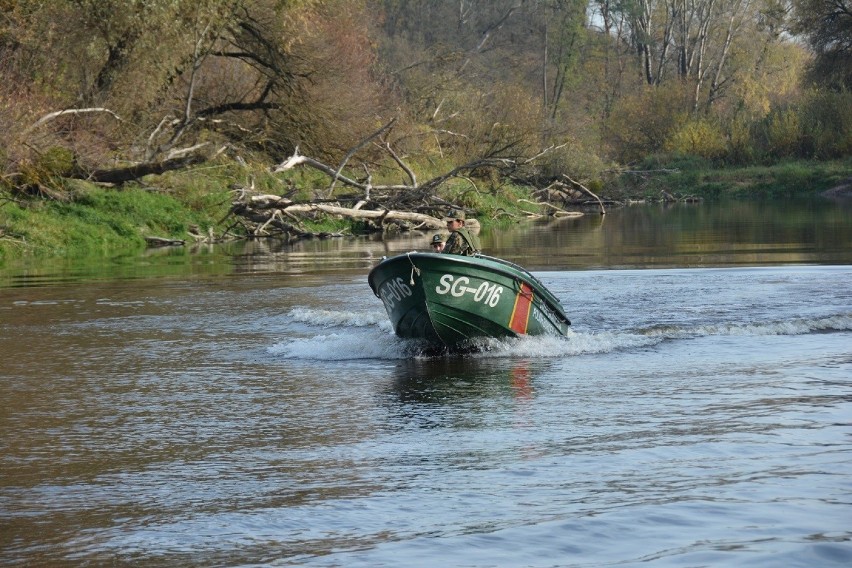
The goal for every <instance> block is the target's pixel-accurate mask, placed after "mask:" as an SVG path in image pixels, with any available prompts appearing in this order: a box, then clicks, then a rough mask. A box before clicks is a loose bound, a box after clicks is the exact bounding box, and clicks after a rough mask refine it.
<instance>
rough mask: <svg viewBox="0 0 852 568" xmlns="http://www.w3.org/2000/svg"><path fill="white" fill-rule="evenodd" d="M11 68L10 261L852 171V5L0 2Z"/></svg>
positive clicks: (789, 1)
mask: <svg viewBox="0 0 852 568" xmlns="http://www.w3.org/2000/svg"><path fill="white" fill-rule="evenodd" d="M0 77H2V80H0V176H2V177H0V179H2V182H0V262H1V261H2V260H3V259H4V258H8V257H11V256H19V255H26V254H33V253H34V254H81V253H91V252H107V251H111V250H114V249H115V248H117V247H126V246H144V244H145V241H144V236H146V235H151V234H159V235H163V236H166V237H169V238H174V239H179V240H183V239H187V238H189V237H188V235H189V236H191V238H195V239H196V240H201V239H208V240H214V239H219V238H222V237H223V236H229V235H230V236H269V235H273V236H281V237H284V238H299V237H300V236H304V235H312V234H316V233H317V232H318V231H320V230H325V231H332V232H333V231H343V230H353V228H355V229H358V228H360V229H368V228H373V229H384V230H386V229H387V227H388V224H392V223H391V221H394V218H393V216H390V217H388V211H390V210H394V211H396V210H405V211H407V212H408V213H410V214H413V215H423V216H440V212H441V211H442V210H443V209H446V207H447V206H457V207H463V208H466V209H468V210H469V211H471V212H473V213H476V214H478V215H479V216H481V217H482V218H483V219H485V220H486V222H487V221H488V220H489V219H498V218H499V213H502V214H504V215H506V216H509V217H512V216H513V215H514V213H513V211H514V212H517V211H521V212H525V213H530V214H536V213H538V214H542V213H546V212H549V211H551V210H561V209H562V208H563V207H565V206H566V204H570V203H572V202H574V203H577V202H579V201H580V200H581V199H588V198H589V195H591V194H596V195H598V196H600V197H602V198H603V199H604V200H611V201H612V200H619V199H627V198H632V199H638V198H656V197H659V196H660V195H666V196H669V197H671V196H675V197H681V196H687V195H690V196H700V197H704V198H708V197H710V198H712V197H718V196H720V195H727V194H736V193H738V192H740V193H742V192H745V193H747V194H749V195H760V194H766V193H773V194H779V193H780V194H784V195H791V194H795V193H797V192H802V191H808V192H815V191H821V190H824V189H826V188H828V187H831V186H833V185H837V184H838V183H840V182H841V181H843V179H845V178H847V177H848V176H849V172H850V169H852V168H850V155H852V2H850V0H591V1H583V0H52V1H50V2H44V1H39V0H0ZM579 190H582V191H579ZM323 207H324V208H325V209H323ZM335 207H339V208H341V209H348V210H349V211H362V212H363V213H362V214H363V215H366V214H367V213H366V212H375V214H376V215H378V216H379V217H378V220H377V219H376V216H372V217H355V218H354V219H356V221H355V224H356V225H360V226H359V227H355V226H354V225H353V221H352V219H353V217H347V218H345V219H344V220H342V221H341V216H340V215H339V214H331V215H330V214H329V212H334V211H337V210H336V209H334V208H335ZM418 219H419V217H410V218H409V219H405V218H404V217H399V218H396V220H395V223H396V224H397V225H398V226H408V227H410V226H412V225H416V223H417V221H418Z"/></svg>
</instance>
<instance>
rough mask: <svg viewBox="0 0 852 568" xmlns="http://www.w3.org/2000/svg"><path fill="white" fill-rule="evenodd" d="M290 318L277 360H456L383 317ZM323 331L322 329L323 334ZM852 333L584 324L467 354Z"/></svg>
mask: <svg viewBox="0 0 852 568" xmlns="http://www.w3.org/2000/svg"><path fill="white" fill-rule="evenodd" d="M287 315H288V318H289V319H290V320H291V321H292V322H294V323H297V324H301V325H303V326H304V329H303V330H302V332H303V333H302V336H300V337H298V338H288V339H287V340H285V341H281V342H278V343H276V344H274V345H272V346H271V347H268V348H267V352H268V353H269V354H270V355H273V356H275V357H280V358H284V359H291V360H314V361H351V360H359V359H384V360H400V359H415V358H436V357H454V356H459V354H458V353H444V352H440V351H436V350H435V349H434V348H430V347H429V346H428V345H426V344H424V343H422V342H419V341H415V340H406V339H401V338H399V337H397V336H396V335H394V333H393V330H392V329H391V326H390V323H389V322H388V321H387V317H386V316H385V314H384V313H381V312H375V311H374V312H355V311H352V312H345V311H330V310H316V309H311V308H295V309H293V310H291V311H290V312H289V313H288V314H287ZM318 328H319V329H318ZM844 331H852V314H842V315H835V316H827V317H818V318H798V319H791V320H786V321H776V322H772V321H768V322H748V323H744V322H728V323H714V324H705V325H697V326H691V325H678V324H672V325H653V326H648V327H640V328H634V329H624V330H584V329H582V327H581V326H580V325H578V326H576V328H575V329H573V330H571V331H570V332H569V333H568V335H567V336H566V337H559V336H535V337H533V336H527V337H522V338H516V339H487V340H482V341H481V342H480V343H478V344H477V345H476V346H475V348H474V349H472V350H470V351H469V352H466V353H464V354H463V355H464V356H465V357H473V358H500V357H505V358H516V357H525V358H559V357H575V356H581V355H595V354H602V353H612V352H618V351H628V350H631V349H638V348H647V347H653V346H655V345H658V344H660V343H663V342H665V341H671V340H688V339H694V338H700V337H708V336H745V335H749V336H772V335H805V334H812V333H833V332H844Z"/></svg>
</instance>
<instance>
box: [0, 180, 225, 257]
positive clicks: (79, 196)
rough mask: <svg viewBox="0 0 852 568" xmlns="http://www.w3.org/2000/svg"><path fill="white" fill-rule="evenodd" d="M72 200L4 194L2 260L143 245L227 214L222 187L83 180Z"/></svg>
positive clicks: (75, 254)
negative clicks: (178, 193)
mask: <svg viewBox="0 0 852 568" xmlns="http://www.w3.org/2000/svg"><path fill="white" fill-rule="evenodd" d="M71 195H72V198H71V199H70V200H69V201H67V202H62V201H55V200H46V199H39V198H27V197H20V196H15V197H14V199H13V198H12V196H11V195H8V194H6V195H3V194H0V228H2V230H3V232H4V234H5V237H6V238H3V239H0V261H3V260H4V259H6V258H11V257H18V256H25V255H33V256H67V257H79V256H90V255H111V254H116V253H118V252H124V251H132V250H141V249H143V248H144V247H145V237H146V236H157V237H167V238H175V239H186V238H187V231H188V229H189V226H190V225H197V226H198V227H199V229H200V231H201V232H204V231H206V229H207V227H209V226H212V225H213V224H214V223H215V221H216V215H217V214H219V218H221V216H223V215H224V211H226V210H227V207H224V208H223V207H222V206H221V205H220V206H217V203H219V202H222V201H223V200H226V199H227V194H226V193H224V192H219V194H218V195H214V194H212V193H208V194H206V195H205V194H201V193H197V192H190V193H188V194H187V196H185V197H186V199H183V200H181V199H178V198H177V197H175V196H174V195H171V194H166V193H162V192H154V191H150V190H146V189H144V188H142V187H138V186H136V187H127V188H125V189H121V190H116V189H106V188H100V187H95V186H92V185H89V184H82V183H81V184H78V185H77V186H76V187H74V188H73V190H72V191H71Z"/></svg>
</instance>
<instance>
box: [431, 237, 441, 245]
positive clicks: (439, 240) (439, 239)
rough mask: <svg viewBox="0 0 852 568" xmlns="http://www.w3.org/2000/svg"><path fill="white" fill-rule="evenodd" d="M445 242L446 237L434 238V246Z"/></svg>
mask: <svg viewBox="0 0 852 568" xmlns="http://www.w3.org/2000/svg"><path fill="white" fill-rule="evenodd" d="M443 242H444V237H442V236H441V235H435V236H434V237H432V244H433V245H437V244H440V243H443Z"/></svg>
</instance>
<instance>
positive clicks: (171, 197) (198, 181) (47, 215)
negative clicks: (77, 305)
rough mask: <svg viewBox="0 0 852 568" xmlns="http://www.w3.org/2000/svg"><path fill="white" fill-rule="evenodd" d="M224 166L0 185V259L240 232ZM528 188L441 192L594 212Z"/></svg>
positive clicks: (613, 183) (491, 204)
mask: <svg viewBox="0 0 852 568" xmlns="http://www.w3.org/2000/svg"><path fill="white" fill-rule="evenodd" d="M229 171H230V169H229V168H227V167H223V168H222V169H220V170H215V169H212V170H211V169H210V168H205V169H200V170H197V171H187V172H182V173H180V174H171V175H164V176H156V177H154V176H152V179H151V180H150V181H148V183H147V184H145V185H138V184H128V185H127V186H124V187H122V188H120V189H118V188H111V187H102V186H96V185H93V184H88V183H84V182H74V184H73V185H68V186H66V191H65V192H64V193H63V194H62V196H61V198H60V199H57V198H56V196H51V197H50V198H47V197H43V196H21V195H13V194H11V193H9V192H8V191H6V190H3V191H0V264H1V263H2V262H3V261H4V260H6V259H11V258H21V257H53V256H61V257H69V258H73V257H81V256H111V255H115V254H122V253H123V254H126V253H132V252H133V251H139V250H142V249H144V248H145V247H146V246H148V245H149V243H150V238H151V237H156V238H161V239H170V240H174V241H175V242H180V241H183V242H184V243H186V244H193V243H194V242H201V241H204V240H206V239H211V237H212V238H213V239H219V238H222V237H228V236H233V237H234V238H238V237H240V236H241V235H240V230H241V227H240V224H239V222H238V220H237V221H234V220H233V219H229V218H228V214H229V211H230V209H231V204H232V202H233V200H234V198H235V193H236V192H239V191H242V189H240V188H237V189H234V188H235V187H236V186H237V184H238V182H236V181H235V179H234V177H232V176H229V175H228V173H227V172H229ZM850 173H852V160H849V159H847V160H844V161H833V162H788V163H783V164H778V165H774V166H765V167H757V166H752V167H747V168H724V169H719V168H709V167H706V165H705V164H701V163H696V162H694V161H692V162H690V161H680V162H679V161H677V160H669V161H666V162H663V161H658V162H654V161H646V162H645V163H644V164H643V165H642V166H641V167H637V168H636V169H635V170H628V171H626V172H623V173H620V174H619V175H618V177H614V178H612V179H610V180H607V181H595V182H592V183H589V185H590V186H591V187H592V188H593V189H594V190H595V191H596V192H597V194H598V196H599V197H600V198H601V199H604V200H606V201H608V202H610V203H612V204H613V205H609V206H610V207H612V206H618V203H620V202H624V201H626V200H646V201H647V200H651V201H654V200H666V199H706V200H715V199H724V198H735V199H773V198H790V197H800V196H801V197H806V196H809V197H812V196H817V195H820V194H826V195H827V196H832V197H842V196H844V195H847V196H848V195H849V194H850ZM259 175H262V176H267V177H266V179H263V180H261V181H262V182H263V183H264V184H265V185H264V186H262V187H259V188H258V189H259V191H261V192H264V193H273V194H281V193H285V192H284V191H282V187H281V186H282V184H281V181H280V180H278V179H276V178H274V177H272V176H271V174H268V173H266V172H263V173H260V174H259ZM291 181H292V180H291ZM296 183H298V182H296ZM306 185H307V184H306ZM482 185H483V186H484V185H485V184H484V183H483V184H482ZM288 187H289V186H288ZM534 189H535V188H528V187H518V186H515V185H500V186H497V187H491V188H486V187H480V188H478V189H477V190H471V191H467V192H465V193H463V194H461V195H450V196H447V197H448V201H457V200H459V199H463V200H464V203H463V205H465V206H466V207H469V208H470V209H471V210H473V211H475V212H476V215H475V216H476V217H477V218H478V219H479V220H480V221H481V222H482V224H483V226H484V227H485V228H486V229H487V228H488V227H489V226H491V225H494V224H500V223H507V222H517V220H519V219H523V218H525V217H527V216H529V215H533V214H541V215H548V214H552V212H553V209H555V208H556V207H558V208H559V209H563V210H578V209H580V210H583V209H585V210H587V212H589V213H590V214H598V210H597V209H596V207H595V206H594V205H592V204H588V203H587V204H585V205H584V204H582V203H581V202H580V200H578V201H576V202H560V203H557V204H555V205H554V206H551V205H550V204H548V205H544V204H542V205H537V204H536V196H534V195H533V193H534ZM291 193H292V190H291ZM304 222H305V223H306V224H307V226H308V227H309V228H310V229H311V230H313V231H315V232H317V233H320V232H325V233H334V234H353V233H357V232H359V231H362V230H363V227H361V226H360V225H359V223H358V222H355V221H351V220H345V219H338V218H334V217H332V216H314V217H311V218H308V219H304ZM146 238H148V240H146Z"/></svg>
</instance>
